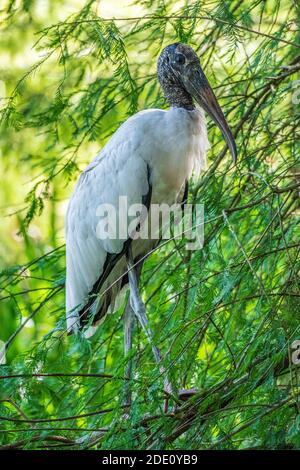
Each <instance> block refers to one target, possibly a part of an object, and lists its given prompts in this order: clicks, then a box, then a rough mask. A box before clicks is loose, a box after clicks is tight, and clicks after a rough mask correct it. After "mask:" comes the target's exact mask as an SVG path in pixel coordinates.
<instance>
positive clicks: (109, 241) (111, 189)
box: [66, 43, 236, 403]
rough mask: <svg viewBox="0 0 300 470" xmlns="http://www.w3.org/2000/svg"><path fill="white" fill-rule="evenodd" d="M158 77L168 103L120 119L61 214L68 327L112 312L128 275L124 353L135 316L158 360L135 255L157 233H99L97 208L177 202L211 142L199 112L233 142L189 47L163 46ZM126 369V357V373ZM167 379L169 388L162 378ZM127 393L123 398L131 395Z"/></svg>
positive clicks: (143, 252)
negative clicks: (147, 235) (63, 215)
mask: <svg viewBox="0 0 300 470" xmlns="http://www.w3.org/2000/svg"><path fill="white" fill-rule="evenodd" d="M158 79H159V82H160V84H161V87H162V89H163V92H164V96H165V98H166V100H167V102H168V103H169V105H170V108H169V109H168V110H166V111H165V110H160V109H149V110H145V111H141V112H139V113H137V114H135V115H134V116H132V117H130V118H129V119H128V120H127V121H126V122H125V123H123V124H122V125H121V126H120V127H119V129H118V130H117V131H116V132H115V133H114V135H113V136H112V137H111V139H110V140H109V142H108V143H107V144H106V145H105V147H104V148H103V149H102V150H101V151H100V153H99V154H98V155H97V156H96V158H95V159H94V160H93V161H92V163H91V164H90V165H88V167H87V168H86V169H85V170H84V171H83V173H82V174H81V175H80V178H79V181H78V183H77V186H76V188H75V191H74V193H73V196H72V198H71V200H70V203H69V206H68V211H67V216H66V264H67V273H66V312H67V328H68V331H71V330H72V331H76V330H78V329H82V328H83V327H84V326H86V325H91V324H97V323H98V322H99V321H100V320H102V319H103V318H104V317H105V315H106V313H107V312H108V310H109V309H110V311H113V309H114V302H115V300H116V297H117V295H118V294H119V292H120V290H121V288H122V287H123V286H125V285H126V284H128V282H129V286H130V301H129V302H128V304H127V307H126V309H125V313H124V324H125V333H124V338H125V354H128V351H129V350H130V349H131V346H132V328H133V318H134V315H136V316H137V318H138V320H139V321H140V323H141V326H142V328H143V330H144V332H145V333H146V336H147V338H148V340H149V341H150V343H151V346H152V350H153V353H154V356H155V360H156V361H157V362H158V363H160V362H161V360H162V357H161V353H160V351H159V349H158V348H157V346H156V345H155V344H154V343H153V335H152V332H151V329H150V327H149V324H148V320H147V317H146V310H145V307H144V304H143V302H142V299H141V297H140V294H139V290H138V278H139V275H140V271H141V267H142V262H139V260H142V259H144V257H145V255H146V254H147V253H149V251H151V249H153V247H155V246H156V245H157V239H154V240H153V239H152V240H151V239H150V240H138V239H137V240H132V238H131V236H128V238H127V240H125V239H124V238H121V237H118V236H117V237H115V238H112V237H110V238H106V239H103V237H99V229H100V231H101V229H103V226H104V225H105V224H106V225H107V224H111V223H112V220H110V219H109V220H108V219H102V220H100V218H99V209H98V208H99V207H100V206H101V205H103V204H106V205H112V206H113V207H114V208H115V210H116V215H117V216H125V215H126V217H127V219H126V221H127V223H130V222H132V217H131V218H130V217H129V216H128V214H122V213H120V212H121V211H122V208H121V207H120V205H119V198H120V196H126V197H127V202H128V206H130V205H131V204H139V203H142V202H143V203H144V204H145V205H146V206H147V207H149V206H150V204H161V203H166V204H169V205H171V204H173V203H174V202H175V201H178V200H179V198H180V197H182V194H183V193H186V185H187V181H188V180H189V178H190V177H191V176H192V174H193V173H194V174H195V175H198V174H199V171H200V170H201V169H202V168H203V167H204V164H205V154H206V150H207V149H208V146H209V144H208V140H207V132H206V124H205V117H204V111H206V112H207V113H208V114H209V115H210V117H211V118H212V119H213V120H214V122H215V123H216V124H217V125H218V127H219V128H220V130H221V131H222V133H223V135H224V137H225V139H226V142H227V145H228V147H229V149H230V152H231V154H232V157H233V160H234V161H235V160H236V146H235V142H234V138H233V136H232V133H231V131H230V128H229V127H228V125H227V123H226V120H225V118H224V115H223V113H222V111H221V108H220V106H219V105H218V102H217V100H216V97H215V95H214V93H213V91H212V89H211V87H210V85H209V83H208V81H207V79H206V77H205V75H204V73H203V71H202V68H201V66H200V61H199V59H198V57H197V55H196V53H195V52H194V51H193V49H192V48H191V47H189V46H188V45H186V44H182V43H176V44H171V45H169V46H167V47H166V48H165V49H164V50H163V51H162V53H161V55H160V57H159V60H158ZM194 100H195V101H196V102H197V103H198V105H199V106H200V108H196V106H195V105H194ZM203 110H204V111H203ZM107 207H108V206H107ZM97 209H98V212H97ZM140 223H143V219H140ZM99 224H100V225H99ZM101 224H102V226H101ZM137 225H138V223H137ZM137 228H138V227H137ZM130 373H131V364H129V365H128V367H127V371H126V374H127V376H129V375H130ZM165 384H166V385H165V386H166V389H168V390H170V386H169V385H168V383H167V379H166V382H165ZM127 395H128V393H127ZM126 400H127V402H128V403H129V402H130V396H127V397H126Z"/></svg>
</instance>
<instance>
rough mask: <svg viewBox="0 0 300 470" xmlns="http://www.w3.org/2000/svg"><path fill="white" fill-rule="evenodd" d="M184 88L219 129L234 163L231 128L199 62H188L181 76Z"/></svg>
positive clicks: (235, 152) (234, 151) (234, 149)
mask: <svg viewBox="0 0 300 470" xmlns="http://www.w3.org/2000/svg"><path fill="white" fill-rule="evenodd" d="M182 80H183V83H184V86H185V88H186V90H187V91H188V92H189V93H190V95H192V97H193V98H194V99H195V100H196V101H197V103H198V104H199V105H200V106H201V108H203V109H204V111H206V112H207V113H208V114H209V116H210V117H211V118H212V119H213V121H214V122H215V123H216V124H217V126H218V127H219V129H220V130H221V132H222V134H223V136H224V138H225V140H226V142H227V145H228V148H229V150H230V153H231V155H232V160H233V162H234V163H236V161H237V149H236V144H235V140H234V137H233V135H232V132H231V129H230V127H229V126H228V124H227V121H226V119H225V116H224V114H223V111H222V109H221V107H220V105H219V103H218V101H217V98H216V97H215V94H214V92H213V91H212V88H211V86H210V84H209V83H208V80H207V78H206V76H205V75H204V72H203V70H202V69H201V67H200V65H199V64H195V65H194V64H190V65H189V66H188V67H187V71H186V74H185V76H184V77H182Z"/></svg>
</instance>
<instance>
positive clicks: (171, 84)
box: [157, 42, 237, 163]
mask: <svg viewBox="0 0 300 470" xmlns="http://www.w3.org/2000/svg"><path fill="white" fill-rule="evenodd" d="M157 76H158V80H159V83H160V85H161V87H162V89H163V92H164V96H165V98H166V100H167V101H168V103H169V104H170V106H173V107H180V108H185V109H187V110H193V109H195V105H194V100H195V101H196V102H197V103H198V104H199V106H201V108H203V109H204V110H205V111H206V112H207V113H208V115H209V116H210V117H211V118H212V119H213V121H214V122H215V123H216V124H217V126H218V127H219V129H220V130H221V132H222V134H223V136H224V138H225V140H226V142H227V145H228V148H229V150H230V152H231V155H232V159H233V161H234V163H235V162H236V157H237V150H236V145H235V140H234V137H233V135H232V132H231V130H230V128H229V126H228V124H227V121H226V119H225V117H224V114H223V112H222V110H221V108H220V106H219V103H218V101H217V98H216V97H215V95H214V92H213V91H212V89H211V86H210V85H209V83H208V80H207V78H206V76H205V75H204V72H203V70H202V68H201V65H200V60H199V57H198V56H197V54H196V52H195V51H194V50H193V49H192V48H191V47H190V46H188V45H187V44H182V43H180V42H178V43H175V44H170V45H169V46H167V47H165V48H164V49H163V51H162V53H161V54H160V56H159V59H158V64H157Z"/></svg>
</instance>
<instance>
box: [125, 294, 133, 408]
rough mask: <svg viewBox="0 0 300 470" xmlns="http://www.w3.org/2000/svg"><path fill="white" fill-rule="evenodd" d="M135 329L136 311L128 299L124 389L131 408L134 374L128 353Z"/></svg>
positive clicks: (127, 403) (128, 406)
mask: <svg viewBox="0 0 300 470" xmlns="http://www.w3.org/2000/svg"><path fill="white" fill-rule="evenodd" d="M133 329H134V312H133V310H132V307H131V304H130V300H129V299H128V301H127V305H126V308H125V312H124V354H125V358H126V359H127V362H126V365H125V389H124V406H125V409H127V410H129V408H130V405H131V390H130V388H131V384H130V380H131V376H132V358H131V357H129V358H128V355H129V354H130V352H131V348H132V333H133Z"/></svg>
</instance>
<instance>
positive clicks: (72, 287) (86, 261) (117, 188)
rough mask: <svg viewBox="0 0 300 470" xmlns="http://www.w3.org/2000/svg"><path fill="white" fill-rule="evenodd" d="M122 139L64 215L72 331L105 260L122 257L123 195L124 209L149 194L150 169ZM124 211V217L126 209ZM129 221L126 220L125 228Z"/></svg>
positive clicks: (89, 172)
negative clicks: (121, 216)
mask: <svg viewBox="0 0 300 470" xmlns="http://www.w3.org/2000/svg"><path fill="white" fill-rule="evenodd" d="M120 140H121V141H120ZM120 140H119V141H118V139H111V141H110V142H109V145H107V146H106V147H104V149H103V150H102V152H101V153H100V154H99V156H98V157H96V159H95V160H94V161H93V162H92V163H91V164H90V165H89V166H88V167H87V169H86V170H85V171H84V172H83V173H82V175H81V176H80V179H79V182H78V184H77V186H76V189H75V191H74V194H73V196H72V198H71V200H70V203H69V207H68V211H67V216H66V265H67V274H66V311H67V328H68V331H70V330H76V329H77V328H78V327H79V325H80V318H79V316H80V314H79V312H80V311H81V310H82V308H83V307H84V306H85V305H86V304H87V302H88V300H89V294H90V293H91V291H92V289H93V286H94V285H95V283H96V282H97V281H98V280H99V278H100V277H101V275H102V273H103V269H104V267H105V265H107V259H108V258H109V257H110V259H114V256H112V255H114V254H118V253H120V252H122V249H123V246H124V243H125V242H126V238H128V237H125V238H122V239H120V237H119V234H118V232H119V225H118V220H119V203H120V199H119V198H120V196H122V197H126V200H124V199H123V202H122V204H124V202H126V203H127V206H128V207H129V206H130V205H132V204H140V203H142V200H143V196H145V195H146V194H147V193H148V191H149V184H148V178H149V174H148V172H149V169H148V167H147V164H146V162H145V161H144V160H143V158H142V156H141V152H139V145H138V143H137V142H133V141H132V140H130V139H125V140H124V139H120ZM122 207H123V209H122V210H121V212H122V214H123V215H124V205H123V206H122ZM106 214H110V215H108V216H106ZM115 220H116V221H117V225H116V229H117V230H116V233H115V237H114V227H113V225H114V221H115ZM129 221H130V217H128V216H127V217H126V220H125V222H126V225H128V222H129ZM109 232H110V233H109ZM105 236H107V238H106V239H104V237H105Z"/></svg>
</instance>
